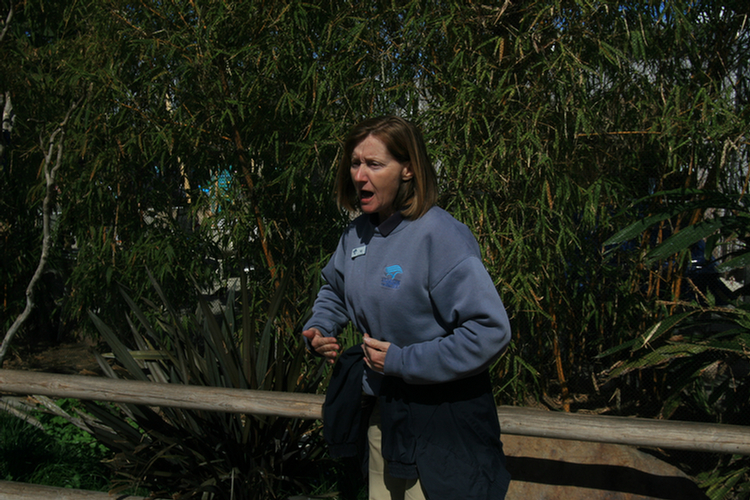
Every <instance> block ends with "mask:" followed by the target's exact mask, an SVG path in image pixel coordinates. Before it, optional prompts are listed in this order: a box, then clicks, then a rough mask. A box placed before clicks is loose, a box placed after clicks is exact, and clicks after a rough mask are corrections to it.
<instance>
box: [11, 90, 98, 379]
mask: <svg viewBox="0 0 750 500" xmlns="http://www.w3.org/2000/svg"><path fill="white" fill-rule="evenodd" d="M82 100H83V97H81V98H80V99H78V101H76V102H74V103H73V104H71V106H70V108H69V109H68V112H67V113H66V114H65V118H64V119H63V121H62V122H61V123H60V125H58V126H57V128H56V129H55V130H54V131H53V132H52V134H50V136H49V142H48V143H47V145H46V149H47V151H46V153H45V154H44V163H43V165H42V167H43V172H44V180H45V184H46V186H47V188H46V192H45V195H44V201H43V204H42V231H43V236H42V255H41V256H40V257H39V264H38V265H37V268H36V271H35V272H34V276H32V278H31V281H29V285H28V286H27V287H26V307H25V308H24V310H23V312H22V313H21V314H20V315H19V316H18V318H16V320H15V321H14V322H13V324H12V325H11V327H10V329H9V330H8V332H7V333H6V334H5V338H4V339H3V343H2V345H0V367H2V365H3V361H4V360H5V356H6V354H7V352H8V349H9V348H10V343H11V342H12V341H13V338H14V337H15V336H16V333H18V331H19V330H20V328H21V326H22V325H23V323H24V322H25V321H26V319H27V318H28V317H29V315H30V314H31V311H32V310H33V309H34V289H35V288H36V284H37V283H38V282H39V280H40V279H41V277H42V273H43V272H44V268H45V267H46V266H47V258H48V256H49V249H50V246H51V244H52V239H51V236H50V232H51V231H50V220H51V218H52V217H51V212H52V195H53V191H54V188H55V179H56V177H57V171H58V170H59V169H60V165H61V164H62V158H63V149H64V145H65V141H64V139H65V128H66V127H67V125H68V120H69V119H70V116H71V114H72V113H73V110H74V109H75V108H76V107H78V105H79V104H80V103H81V101H82ZM58 136H59V140H57V137H58ZM40 143H41V147H42V150H44V149H45V144H44V140H43V139H40ZM55 152H56V153H57V154H56V155H55V157H54V162H53V155H54V154H55Z"/></svg>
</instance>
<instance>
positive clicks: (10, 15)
mask: <svg viewBox="0 0 750 500" xmlns="http://www.w3.org/2000/svg"><path fill="white" fill-rule="evenodd" d="M11 19H13V4H11V6H10V10H9V11H8V17H6V18H5V26H3V31H0V42H2V41H3V38H5V34H6V33H7V32H8V26H10V20H11Z"/></svg>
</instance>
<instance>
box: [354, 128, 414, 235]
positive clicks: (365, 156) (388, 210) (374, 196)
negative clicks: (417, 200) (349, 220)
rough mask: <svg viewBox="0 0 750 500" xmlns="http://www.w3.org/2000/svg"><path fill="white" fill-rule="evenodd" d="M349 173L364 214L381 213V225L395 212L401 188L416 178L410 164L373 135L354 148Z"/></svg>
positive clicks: (379, 215) (379, 214)
mask: <svg viewBox="0 0 750 500" xmlns="http://www.w3.org/2000/svg"><path fill="white" fill-rule="evenodd" d="M349 171H350V174H351V176H352V182H353V183H354V187H355V188H356V189H357V195H358V196H359V204H360V207H361V208H362V211H363V212H364V213H366V214H378V217H379V220H380V222H383V221H384V220H385V219H387V218H388V217H390V216H391V215H392V214H393V212H395V210H396V208H395V207H394V206H393V202H394V201H395V199H396V193H398V188H399V186H400V185H401V183H402V182H404V181H406V180H409V179H411V178H412V176H413V175H414V174H413V173H412V171H411V164H410V163H409V162H405V163H401V162H399V161H398V160H396V159H395V158H394V157H393V156H391V154H390V153H389V152H388V148H386V146H385V144H384V143H383V141H381V140H380V139H378V138H377V137H375V136H373V135H368V136H367V137H365V139H364V140H363V141H362V142H360V143H359V144H357V146H356V147H355V148H354V151H352V163H351V166H350V167H349Z"/></svg>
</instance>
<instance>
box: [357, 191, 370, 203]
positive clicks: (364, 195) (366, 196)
mask: <svg viewBox="0 0 750 500" xmlns="http://www.w3.org/2000/svg"><path fill="white" fill-rule="evenodd" d="M372 195H373V192H372V191H367V190H362V191H360V192H359V201H364V202H366V201H368V200H370V199H371V198H372Z"/></svg>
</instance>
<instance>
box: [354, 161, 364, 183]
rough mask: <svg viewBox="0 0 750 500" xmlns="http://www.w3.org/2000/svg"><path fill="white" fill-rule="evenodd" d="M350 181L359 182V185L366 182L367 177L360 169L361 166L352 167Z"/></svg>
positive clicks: (362, 169)
mask: <svg viewBox="0 0 750 500" xmlns="http://www.w3.org/2000/svg"><path fill="white" fill-rule="evenodd" d="M352 180H353V181H354V182H359V183H366V182H367V175H366V174H365V169H364V168H362V166H361V165H359V166H357V167H352Z"/></svg>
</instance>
